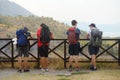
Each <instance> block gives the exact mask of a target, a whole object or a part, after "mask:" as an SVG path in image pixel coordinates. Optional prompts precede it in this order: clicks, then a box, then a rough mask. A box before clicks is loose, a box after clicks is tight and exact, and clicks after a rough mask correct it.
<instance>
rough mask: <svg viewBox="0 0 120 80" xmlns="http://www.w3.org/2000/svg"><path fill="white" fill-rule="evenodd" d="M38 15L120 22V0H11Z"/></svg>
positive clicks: (65, 18) (64, 18) (99, 21)
mask: <svg viewBox="0 0 120 80" xmlns="http://www.w3.org/2000/svg"><path fill="white" fill-rule="evenodd" d="M10 1H14V2H16V3H17V4H19V5H21V6H23V7H24V8H26V9H28V10H29V11H31V12H32V13H34V14H36V15H38V16H49V17H53V18H54V19H56V20H59V21H71V20H72V19H77V20H79V21H81V22H95V23H99V24H108V23H109V24H110V23H111V24H116V23H120V0H10Z"/></svg>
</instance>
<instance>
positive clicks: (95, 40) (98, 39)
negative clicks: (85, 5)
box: [90, 29, 102, 47]
mask: <svg viewBox="0 0 120 80" xmlns="http://www.w3.org/2000/svg"><path fill="white" fill-rule="evenodd" d="M90 45H92V46H95V47H100V46H101V45H102V31H100V30H99V29H92V30H91V38H90Z"/></svg>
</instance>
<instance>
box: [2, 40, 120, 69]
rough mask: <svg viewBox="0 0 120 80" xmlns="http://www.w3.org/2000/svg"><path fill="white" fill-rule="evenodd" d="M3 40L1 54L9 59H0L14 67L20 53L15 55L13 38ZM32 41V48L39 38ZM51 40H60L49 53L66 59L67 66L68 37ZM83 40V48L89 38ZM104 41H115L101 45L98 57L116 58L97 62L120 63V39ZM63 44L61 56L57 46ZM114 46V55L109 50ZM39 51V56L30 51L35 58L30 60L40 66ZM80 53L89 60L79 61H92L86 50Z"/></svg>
mask: <svg viewBox="0 0 120 80" xmlns="http://www.w3.org/2000/svg"><path fill="white" fill-rule="evenodd" d="M2 41H5V43H4V45H3V46H1V45H0V46H1V47H0V54H2V55H4V56H5V57H7V59H0V62H10V63H11V67H12V68H14V62H17V60H16V58H17V57H18V55H15V54H14V53H15V49H14V45H13V41H12V39H7V38H5V39H3V38H2V39H0V43H2ZM30 41H32V42H33V43H32V44H31V45H30V48H32V47H33V46H35V45H36V44H37V39H30ZM51 41H60V43H59V44H57V45H56V46H55V47H53V48H49V53H54V54H55V55H57V56H58V57H59V58H60V59H62V60H63V61H64V68H66V63H67V62H68V59H69V56H67V54H68V53H67V47H68V41H67V39H52V40H51ZM82 41H86V43H85V44H84V45H83V46H82V47H83V49H84V48H85V47H87V46H88V43H87V41H88V40H87V39H80V42H82ZM103 41H114V43H112V44H111V45H109V47H107V48H104V47H103V46H101V47H100V48H101V50H102V51H101V52H100V53H99V54H98V55H97V58H98V57H100V56H101V55H103V54H104V53H107V54H108V55H110V56H111V57H112V58H113V59H114V60H112V61H111V60H107V61H106V60H101V61H100V60H97V62H105V63H114V62H115V63H118V64H119V65H120V39H103ZM61 45H63V47H64V52H63V53H64V54H63V55H62V56H61V55H60V54H59V53H58V52H56V51H55V50H56V49H57V48H59V47H60V46H61ZM8 46H9V47H10V53H9V54H10V55H8V54H7V53H6V52H5V51H4V48H6V47H8ZM114 46H117V48H118V49H117V53H118V54H117V56H116V55H114V53H111V52H109V50H110V49H111V48H113V47H114ZM36 51H37V56H35V55H34V53H31V52H29V54H30V55H31V56H32V57H33V58H34V60H33V59H32V60H29V62H37V67H38V68H39V59H40V56H38V55H39V53H38V49H36ZM80 55H83V56H84V57H85V58H86V59H87V60H84V61H79V62H90V60H91V58H90V56H89V55H87V54H86V53H85V52H84V51H83V52H81V53H80Z"/></svg>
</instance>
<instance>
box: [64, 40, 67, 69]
mask: <svg viewBox="0 0 120 80" xmlns="http://www.w3.org/2000/svg"><path fill="white" fill-rule="evenodd" d="M66 43H67V41H66V40H65V41H64V68H65V69H66V68H67V64H66V63H67V62H66Z"/></svg>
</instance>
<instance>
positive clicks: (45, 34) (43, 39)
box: [40, 24, 50, 44]
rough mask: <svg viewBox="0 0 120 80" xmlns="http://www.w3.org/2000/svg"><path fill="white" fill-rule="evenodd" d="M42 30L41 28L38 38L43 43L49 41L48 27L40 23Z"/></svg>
mask: <svg viewBox="0 0 120 80" xmlns="http://www.w3.org/2000/svg"><path fill="white" fill-rule="evenodd" d="M41 27H42V30H41V33H40V34H41V36H40V40H41V42H42V43H43V44H46V43H49V42H50V29H49V27H48V26H47V25H45V24H41Z"/></svg>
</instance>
